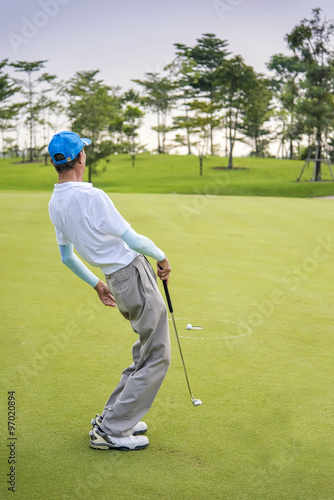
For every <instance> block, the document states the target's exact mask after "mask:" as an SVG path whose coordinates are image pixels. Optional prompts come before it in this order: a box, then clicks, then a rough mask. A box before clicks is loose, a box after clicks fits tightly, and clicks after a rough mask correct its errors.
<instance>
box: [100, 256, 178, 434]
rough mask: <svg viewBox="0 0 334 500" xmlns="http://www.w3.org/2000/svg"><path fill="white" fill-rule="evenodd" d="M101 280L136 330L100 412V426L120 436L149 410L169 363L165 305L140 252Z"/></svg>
mask: <svg viewBox="0 0 334 500" xmlns="http://www.w3.org/2000/svg"><path fill="white" fill-rule="evenodd" d="M106 281H107V284H108V287H109V289H110V291H111V293H112V294H113V296H114V298H115V302H116V304H117V306H118V309H119V310H120V312H121V313H122V315H123V316H124V317H125V318H126V319H127V320H129V321H130V323H131V326H132V329H133V330H134V332H135V333H137V334H138V340H137V341H136V342H135V344H134V346H133V348H132V356H133V363H132V364H131V365H130V366H129V367H128V368H126V369H125V370H124V371H123V372H122V376H121V380H120V382H119V384H118V385H117V387H116V389H115V390H114V391H113V393H112V394H111V396H110V398H109V399H108V401H107V403H106V405H105V408H104V411H103V413H102V417H103V421H102V425H101V428H102V430H103V431H104V432H107V433H108V434H110V435H112V436H114V437H126V436H129V435H131V433H132V429H133V427H134V426H135V425H136V424H137V423H138V422H139V421H140V419H141V418H142V417H143V416H144V415H145V413H146V412H147V411H148V410H149V408H150V406H151V405H152V402H153V400H154V398H155V396H156V394H157V392H158V390H159V388H160V386H161V384H162V381H163V379H164V378H165V375H166V373H167V370H168V367H169V364H170V357H171V351H170V339H169V330H168V317H167V309H166V305H165V302H164V300H163V298H162V296H161V293H160V291H159V288H158V285H157V279H156V276H155V273H154V271H153V269H152V267H151V265H150V263H149V262H148V260H147V259H146V258H145V257H144V256H142V255H139V256H138V257H136V259H134V260H133V262H131V264H129V265H128V266H126V267H125V268H123V269H120V270H119V271H116V272H115V273H113V274H110V275H108V276H106Z"/></svg>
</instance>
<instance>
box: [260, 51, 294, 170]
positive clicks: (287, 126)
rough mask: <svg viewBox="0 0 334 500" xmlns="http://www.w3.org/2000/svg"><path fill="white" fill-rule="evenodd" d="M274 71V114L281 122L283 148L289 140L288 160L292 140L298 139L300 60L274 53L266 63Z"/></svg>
mask: <svg viewBox="0 0 334 500" xmlns="http://www.w3.org/2000/svg"><path fill="white" fill-rule="evenodd" d="M267 67H268V69H269V70H271V71H273V72H274V75H275V76H274V78H273V79H272V82H271V85H272V89H273V91H274V94H275V97H276V99H277V100H278V103H279V110H278V111H277V112H276V116H277V117H279V119H280V120H281V122H282V131H281V133H280V136H281V144H282V149H283V150H284V144H285V141H288V142H289V157H290V160H292V159H293V157H294V141H296V140H300V135H301V131H302V130H301V123H300V122H299V121H298V114H297V104H298V101H299V98H300V82H299V80H300V73H301V71H302V66H301V62H300V60H299V59H298V57H296V56H292V57H289V56H285V55H284V54H275V55H273V56H272V57H271V58H270V61H269V63H268V64H267Z"/></svg>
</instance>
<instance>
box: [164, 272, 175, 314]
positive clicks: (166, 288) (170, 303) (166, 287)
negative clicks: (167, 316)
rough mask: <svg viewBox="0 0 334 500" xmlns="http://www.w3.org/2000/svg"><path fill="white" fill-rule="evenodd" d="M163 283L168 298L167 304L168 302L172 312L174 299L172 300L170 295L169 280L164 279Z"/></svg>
mask: <svg viewBox="0 0 334 500" xmlns="http://www.w3.org/2000/svg"><path fill="white" fill-rule="evenodd" d="M162 283H163V286H164V290H165V294H166V299H167V304H168V308H169V312H170V313H172V312H173V306H172V301H171V300H170V295H169V291H168V286H167V281H166V280H162Z"/></svg>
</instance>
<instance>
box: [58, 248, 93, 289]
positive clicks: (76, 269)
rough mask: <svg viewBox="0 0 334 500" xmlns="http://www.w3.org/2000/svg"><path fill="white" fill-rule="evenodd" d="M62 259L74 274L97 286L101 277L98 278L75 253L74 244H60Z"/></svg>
mask: <svg viewBox="0 0 334 500" xmlns="http://www.w3.org/2000/svg"><path fill="white" fill-rule="evenodd" d="M59 250H60V255H61V261H62V263H63V264H65V266H67V267H68V268H69V269H71V271H73V273H74V274H76V275H77V276H78V277H79V278H81V279H82V280H83V281H85V282H86V283H88V284H89V285H91V286H96V285H97V283H98V281H99V278H97V277H96V276H95V275H94V274H93V273H92V272H91V271H90V270H89V269H88V268H87V267H86V266H85V264H84V263H83V262H81V260H80V259H79V257H77V256H76V255H75V253H73V245H70V244H69V245H59Z"/></svg>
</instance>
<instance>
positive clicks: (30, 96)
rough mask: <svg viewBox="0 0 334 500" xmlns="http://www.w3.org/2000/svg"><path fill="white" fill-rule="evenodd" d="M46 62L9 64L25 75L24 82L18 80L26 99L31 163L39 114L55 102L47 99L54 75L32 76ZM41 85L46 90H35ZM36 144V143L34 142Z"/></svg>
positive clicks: (39, 119) (39, 120) (39, 118)
mask: <svg viewBox="0 0 334 500" xmlns="http://www.w3.org/2000/svg"><path fill="white" fill-rule="evenodd" d="M46 62H47V61H46V60H44V61H34V62H26V61H17V62H15V63H11V66H12V67H13V68H15V71H17V72H20V73H26V74H27V79H26V80H18V83H19V84H20V86H21V93H22V95H23V96H24V98H25V99H26V102H25V103H23V104H24V107H25V108H26V115H27V118H26V123H27V125H28V129H29V157H30V158H29V160H30V161H31V162H32V161H33V160H34V149H35V146H36V144H34V133H35V132H36V128H37V126H38V124H40V123H41V112H42V111H43V110H44V109H45V108H47V107H52V106H55V101H54V100H51V99H49V98H48V96H47V94H48V92H49V91H50V90H51V85H50V84H51V82H53V80H55V78H56V77H55V76H54V75H49V74H48V73H43V74H42V75H41V76H40V77H38V78H36V79H34V78H33V74H34V73H36V72H38V71H40V70H42V69H43V68H44V67H45V63H46ZM41 84H46V88H44V89H43V90H41V91H40V90H37V87H39V85H41ZM35 142H36V141H35Z"/></svg>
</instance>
